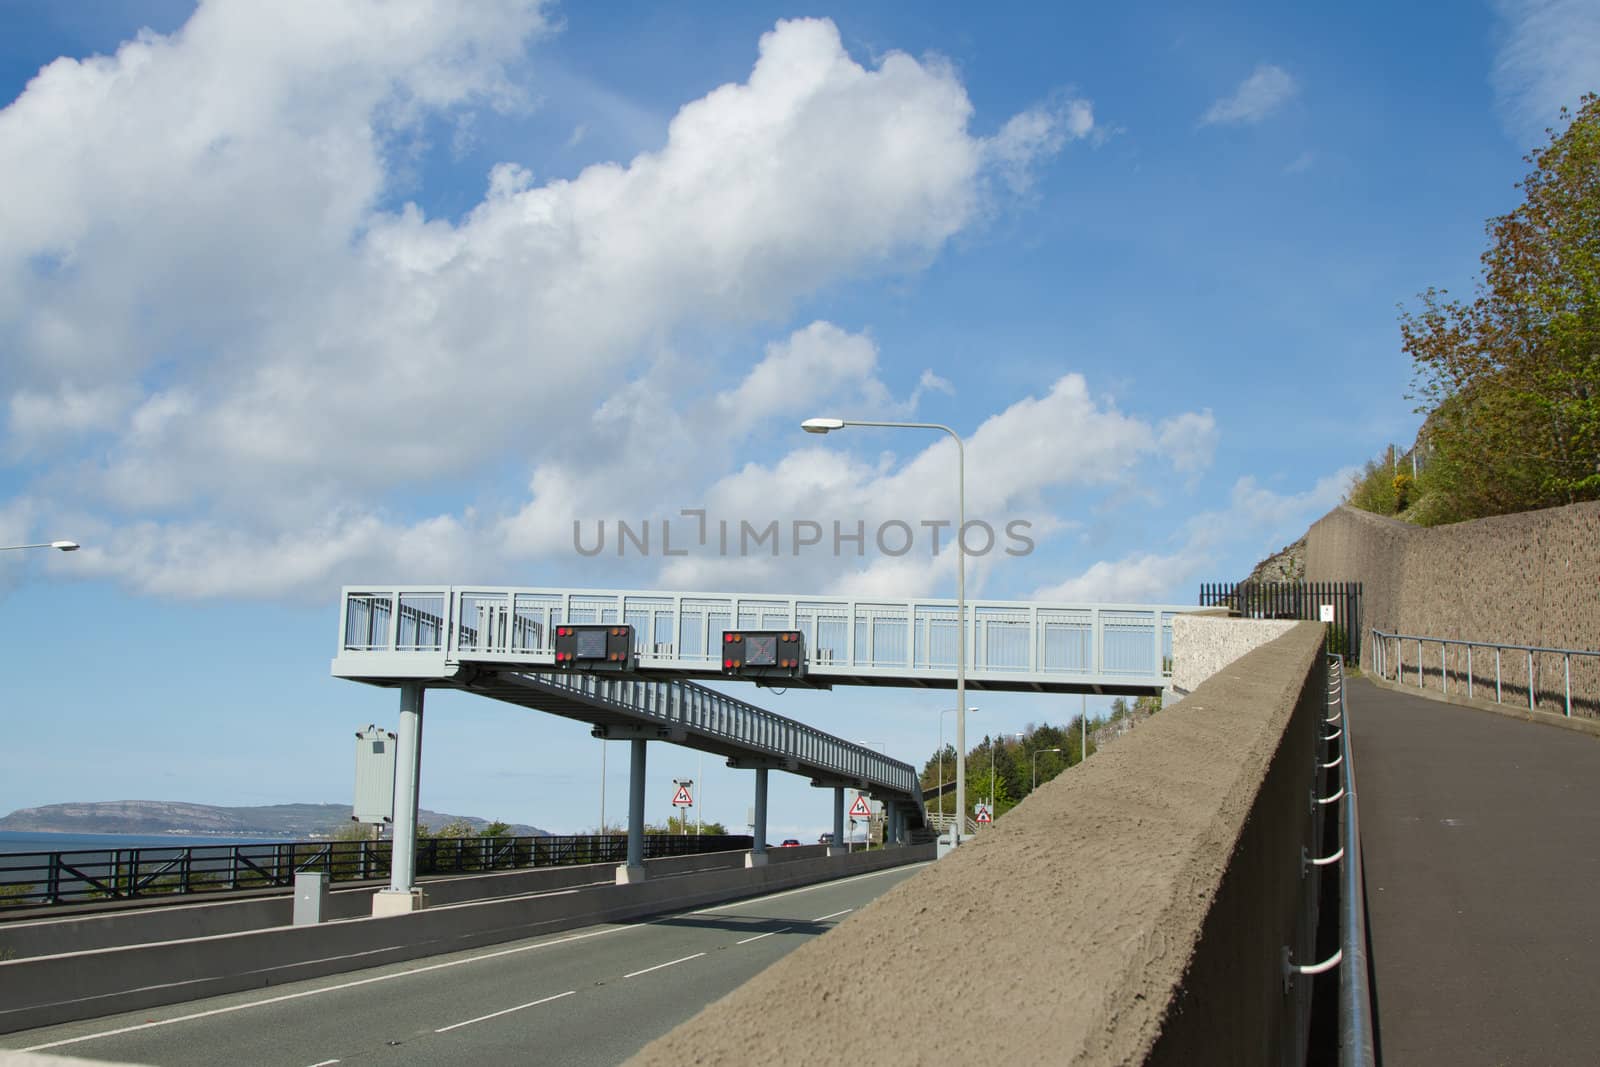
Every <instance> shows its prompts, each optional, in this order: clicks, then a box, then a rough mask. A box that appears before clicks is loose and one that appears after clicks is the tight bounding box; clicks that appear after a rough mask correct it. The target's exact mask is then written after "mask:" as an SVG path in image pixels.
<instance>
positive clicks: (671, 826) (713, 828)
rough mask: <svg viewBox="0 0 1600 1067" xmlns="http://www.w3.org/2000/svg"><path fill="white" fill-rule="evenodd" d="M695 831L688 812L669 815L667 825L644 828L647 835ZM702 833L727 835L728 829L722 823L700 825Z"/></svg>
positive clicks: (647, 825)
mask: <svg viewBox="0 0 1600 1067" xmlns="http://www.w3.org/2000/svg"><path fill="white" fill-rule="evenodd" d="M694 831H695V821H694V816H693V815H692V814H690V813H689V812H688V811H687V810H685V811H681V812H679V813H678V814H676V815H669V816H668V817H667V821H666V822H665V823H647V824H646V825H645V828H644V832H645V833H647V834H693V833H694ZM617 832H618V833H623V834H625V833H627V832H628V830H627V828H626V827H624V828H623V829H621V830H619V831H617ZM700 832H701V833H702V834H726V833H727V832H728V828H727V827H726V826H724V825H722V824H721V823H720V822H708V823H702V824H700Z"/></svg>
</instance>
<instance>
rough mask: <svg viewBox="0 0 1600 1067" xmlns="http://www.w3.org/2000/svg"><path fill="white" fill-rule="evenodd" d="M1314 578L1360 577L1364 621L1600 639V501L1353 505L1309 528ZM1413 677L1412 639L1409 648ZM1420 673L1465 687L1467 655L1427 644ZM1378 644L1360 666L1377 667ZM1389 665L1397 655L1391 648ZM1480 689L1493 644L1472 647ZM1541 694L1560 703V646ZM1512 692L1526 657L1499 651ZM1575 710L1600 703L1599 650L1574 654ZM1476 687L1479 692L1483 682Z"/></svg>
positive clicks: (1437, 630)
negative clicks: (1411, 518) (1444, 513)
mask: <svg viewBox="0 0 1600 1067" xmlns="http://www.w3.org/2000/svg"><path fill="white" fill-rule="evenodd" d="M1306 577H1307V579H1308V580H1310V581H1358V582H1361V583H1362V586H1363V590H1362V592H1363V598H1364V610H1365V615H1366V618H1365V620H1364V624H1365V625H1366V627H1367V628H1368V629H1371V628H1374V627H1376V628H1378V629H1380V630H1385V631H1387V632H1390V633H1394V632H1399V633H1409V634H1419V635H1423V636H1427V637H1450V638H1456V639H1459V640H1469V641H1485V642H1496V641H1503V642H1506V643H1508V644H1517V645H1540V646H1545V647H1551V648H1574V649H1594V648H1596V647H1600V503H1592V504H1574V505H1572V506H1570V507H1564V508H1548V509H1546V510H1544V511H1529V512H1523V513H1522V514H1519V515H1503V516H1499V517H1497V518H1492V519H1478V520H1476V521H1473V522H1463V523H1456V524H1454V525H1451V526H1436V527H1432V528H1422V527H1416V526H1411V525H1409V524H1407V523H1403V522H1398V521H1396V520H1394V519H1387V518H1383V517H1381V516H1377V515H1372V514H1370V513H1368V512H1365V511H1360V510H1358V509H1356V508H1352V507H1349V506H1347V505H1341V506H1339V507H1338V508H1335V509H1334V510H1333V511H1331V512H1329V513H1328V514H1327V515H1325V516H1323V517H1322V518H1321V519H1319V520H1318V521H1317V522H1316V523H1315V524H1314V525H1313V526H1312V527H1311V531H1310V535H1309V543H1308V545H1307V551H1306ZM1401 651H1402V652H1403V654H1404V657H1405V664H1406V667H1407V669H1408V674H1409V675H1410V676H1411V677H1413V678H1414V676H1415V673H1414V672H1415V669H1416V664H1417V649H1416V645H1415V643H1411V644H1408V645H1407V646H1406V647H1404V648H1403V649H1402V650H1401ZM1422 651H1423V668H1424V681H1425V682H1426V683H1427V684H1428V685H1429V686H1430V687H1431V688H1439V687H1440V686H1441V685H1442V684H1443V682H1444V681H1445V680H1446V679H1445V678H1444V677H1443V676H1442V670H1444V669H1447V670H1448V681H1449V685H1450V687H1451V689H1455V688H1456V687H1457V686H1460V688H1461V690H1462V691H1465V689H1466V679H1467V673H1466V667H1467V663H1466V655H1465V653H1464V652H1462V651H1461V650H1455V651H1452V652H1451V653H1450V654H1449V656H1448V659H1447V660H1446V661H1445V662H1444V663H1441V660H1440V650H1439V646H1438V645H1432V646H1427V645H1425V646H1424V647H1423V650H1422ZM1372 655H1373V651H1372V649H1371V648H1370V647H1368V648H1364V650H1363V656H1362V659H1363V666H1364V667H1366V668H1367V669H1369V670H1371V669H1373V660H1372ZM1391 666H1392V657H1391ZM1472 673H1473V676H1474V688H1475V689H1476V688H1477V687H1480V686H1487V687H1488V689H1489V690H1490V691H1491V692H1492V690H1493V687H1494V655H1493V652H1492V651H1491V652H1488V653H1474V656H1473V664H1472ZM1535 673H1536V675H1537V683H1538V684H1537V689H1538V693H1537V696H1538V704H1539V706H1540V707H1541V708H1543V709H1545V710H1551V711H1556V710H1561V708H1562V704H1563V688H1564V679H1563V665H1562V660H1561V657H1559V656H1551V655H1548V654H1547V655H1544V656H1540V657H1537V658H1536V660H1535ZM1501 682H1502V687H1503V688H1506V689H1509V690H1510V692H1509V693H1508V694H1507V696H1506V699H1507V700H1508V701H1516V700H1517V699H1518V698H1519V697H1520V701H1521V702H1522V703H1524V704H1526V702H1527V685H1528V670H1527V660H1526V658H1525V657H1523V656H1520V655H1517V654H1513V653H1506V654H1504V655H1502V657H1501ZM1572 683H1573V690H1574V694H1575V698H1576V706H1575V707H1574V708H1573V714H1575V715H1576V714H1586V715H1594V714H1596V713H1597V712H1600V661H1597V660H1594V659H1576V660H1573V661H1572ZM1478 695H1482V694H1481V691H1480V692H1479V694H1478Z"/></svg>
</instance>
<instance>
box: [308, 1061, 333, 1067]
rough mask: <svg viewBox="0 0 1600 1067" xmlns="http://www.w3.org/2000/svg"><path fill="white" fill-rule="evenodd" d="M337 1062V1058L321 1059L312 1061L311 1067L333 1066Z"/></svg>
mask: <svg viewBox="0 0 1600 1067" xmlns="http://www.w3.org/2000/svg"><path fill="white" fill-rule="evenodd" d="M338 1062H339V1061H338V1060H322V1061H320V1062H317V1063H313V1064H312V1065H311V1067H333V1065H334V1064H336V1063H338Z"/></svg>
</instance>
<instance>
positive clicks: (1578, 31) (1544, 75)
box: [1491, 0, 1600, 148]
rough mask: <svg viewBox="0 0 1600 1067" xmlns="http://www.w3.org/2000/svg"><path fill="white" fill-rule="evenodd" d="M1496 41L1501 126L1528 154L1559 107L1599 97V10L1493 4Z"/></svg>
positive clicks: (1566, 3) (1528, 0)
mask: <svg viewBox="0 0 1600 1067" xmlns="http://www.w3.org/2000/svg"><path fill="white" fill-rule="evenodd" d="M1495 9H1496V11H1497V13H1498V14H1499V16H1500V19H1501V22H1502V27H1501V39H1500V46H1499V48H1498V49H1497V50H1496V53H1495V60H1494V69H1493V72H1492V78H1491V80H1492V82H1493V84H1494V90H1495V96H1496V99H1497V102H1498V104H1499V107H1500V110H1501V113H1502V115H1503V116H1504V117H1505V120H1506V124H1507V126H1508V127H1509V128H1510V129H1511V130H1512V132H1513V133H1514V135H1515V136H1517V137H1519V138H1521V139H1522V140H1523V141H1524V142H1525V146H1526V147H1529V148H1532V147H1534V146H1536V145H1537V144H1538V143H1539V142H1540V141H1542V140H1543V137H1542V136H1541V135H1542V133H1543V131H1544V129H1545V128H1546V127H1547V126H1554V125H1555V124H1556V122H1557V121H1558V119H1559V117H1560V112H1561V108H1562V107H1567V108H1569V109H1572V110H1576V109H1577V106H1578V100H1579V98H1580V97H1581V96H1582V95H1583V94H1584V93H1586V92H1596V91H1600V73H1597V72H1600V4H1596V3H1594V0H1497V2H1496V4H1495Z"/></svg>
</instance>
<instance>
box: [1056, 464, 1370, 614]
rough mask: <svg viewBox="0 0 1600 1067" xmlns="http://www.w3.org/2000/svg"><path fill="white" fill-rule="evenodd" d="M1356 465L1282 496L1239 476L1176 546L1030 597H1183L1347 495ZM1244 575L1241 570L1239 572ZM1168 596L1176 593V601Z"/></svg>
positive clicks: (1288, 536)
mask: <svg viewBox="0 0 1600 1067" xmlns="http://www.w3.org/2000/svg"><path fill="white" fill-rule="evenodd" d="M1355 472H1356V468H1354V467H1346V468H1343V469H1341V470H1338V471H1335V472H1334V473H1333V474H1330V475H1327V476H1326V477H1324V478H1319V479H1318V480H1317V483H1316V484H1315V485H1313V486H1312V487H1311V488H1310V489H1307V490H1305V491H1304V492H1300V493H1290V494H1280V493H1275V492H1273V491H1272V490H1270V489H1265V488H1263V487H1261V486H1260V485H1258V484H1257V483H1256V480H1255V479H1254V478H1252V477H1248V476H1246V477H1243V478H1240V479H1238V480H1237V481H1236V482H1235V483H1234V485H1233V490H1232V492H1231V493H1230V494H1229V507H1228V509H1227V510H1225V511H1210V512H1203V513H1201V514H1199V515H1196V516H1194V517H1193V518H1191V519H1190V520H1189V521H1188V522H1186V523H1185V524H1184V526H1183V529H1182V530H1180V531H1178V533H1177V537H1176V538H1175V539H1177V540H1180V541H1181V544H1180V546H1179V547H1178V548H1177V549H1176V550H1175V551H1172V552H1170V553H1156V552H1138V553H1132V554H1130V555H1127V556H1124V557H1123V558H1121V559H1117V560H1101V561H1099V562H1096V563H1094V564H1093V565H1091V566H1090V567H1089V568H1088V569H1087V570H1085V571H1084V572H1083V573H1082V574H1079V575H1077V576H1076V577H1073V578H1069V579H1067V580H1066V581H1064V582H1061V583H1059V584H1057V585H1052V586H1046V587H1044V588H1041V589H1038V590H1036V591H1035V592H1034V594H1033V599H1035V600H1065V601H1100V602H1113V603H1150V602H1152V601H1162V602H1177V603H1182V602H1184V601H1186V600H1187V598H1188V596H1189V595H1190V593H1191V591H1192V589H1193V587H1194V585H1195V583H1196V582H1199V581H1203V580H1204V579H1206V578H1207V577H1215V578H1223V577H1226V576H1225V575H1221V576H1219V575H1215V574H1214V573H1213V568H1215V567H1216V566H1217V563H1218V561H1219V560H1220V559H1222V558H1224V556H1225V555H1237V554H1239V553H1241V552H1242V553H1245V554H1247V555H1253V556H1254V557H1255V558H1257V559H1260V558H1265V557H1266V556H1267V555H1268V554H1269V553H1271V552H1273V551H1276V549H1277V548H1279V547H1280V546H1282V545H1284V544H1286V543H1287V542H1289V541H1292V540H1294V539H1295V538H1297V537H1299V536H1300V535H1301V534H1303V533H1305V531H1306V529H1307V528H1308V527H1309V526H1310V524H1311V523H1312V522H1314V521H1316V520H1317V519H1318V518H1321V517H1322V516H1323V515H1324V514H1326V513H1327V512H1328V511H1330V510H1332V509H1333V507H1334V506H1335V505H1337V504H1338V503H1339V501H1340V500H1341V499H1343V497H1344V489H1345V487H1346V486H1347V485H1349V484H1350V478H1351V476H1352V475H1353V474H1354V473H1355ZM1237 577H1239V578H1243V577H1244V575H1243V574H1240V575H1237ZM1173 598H1178V599H1177V600H1176V601H1174V600H1173Z"/></svg>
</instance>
